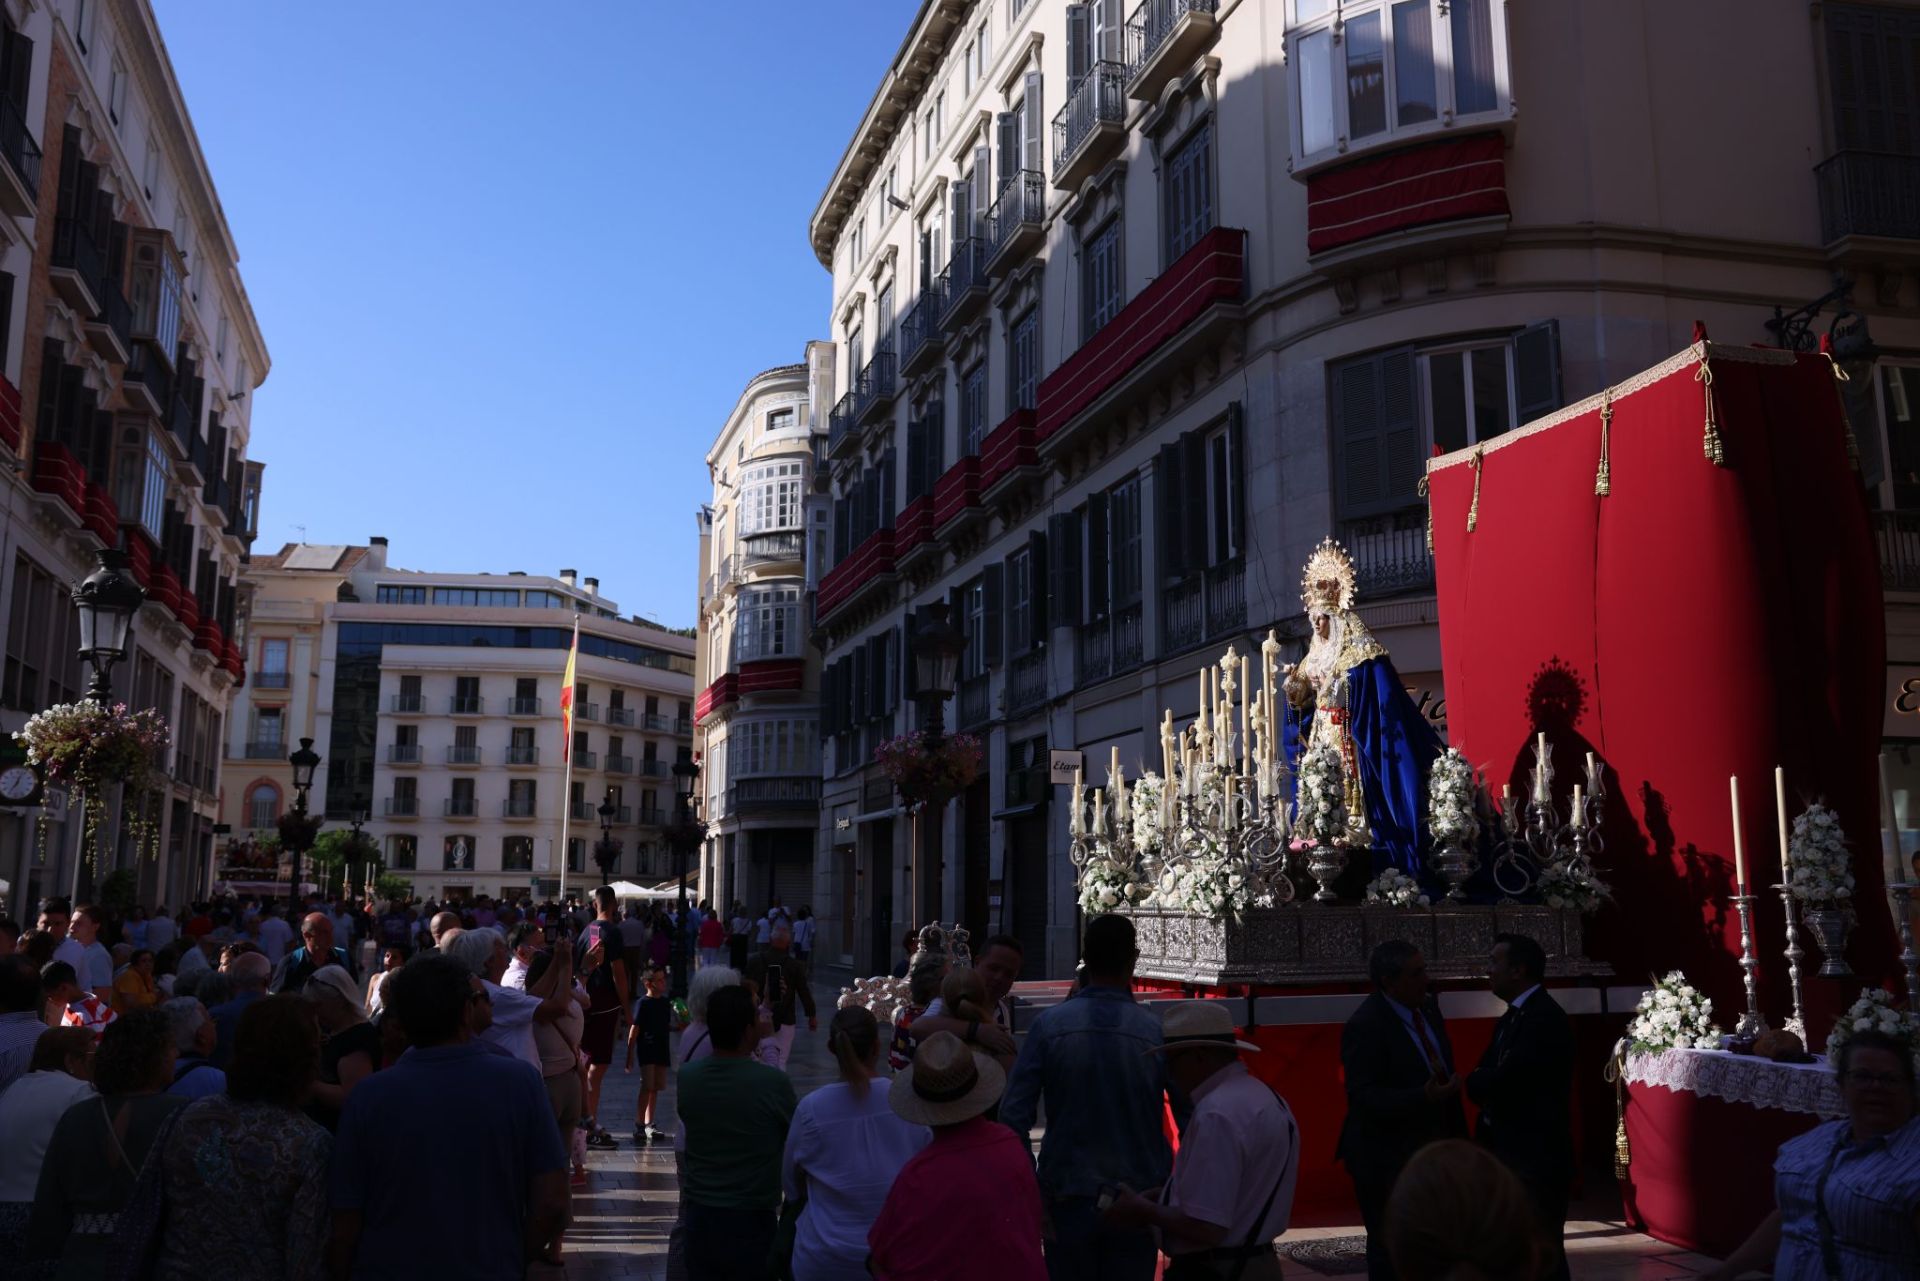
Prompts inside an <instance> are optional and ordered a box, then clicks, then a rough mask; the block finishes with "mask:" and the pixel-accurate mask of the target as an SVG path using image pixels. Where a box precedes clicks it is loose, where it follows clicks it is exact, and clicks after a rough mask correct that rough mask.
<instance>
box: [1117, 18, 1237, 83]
mask: <svg viewBox="0 0 1920 1281" xmlns="http://www.w3.org/2000/svg"><path fill="white" fill-rule="evenodd" d="M1218 8H1219V0H1146V3H1144V4H1142V5H1141V6H1140V7H1139V8H1137V9H1135V10H1134V11H1133V14H1132V16H1131V17H1129V18H1128V19H1127V73H1128V74H1129V75H1133V74H1136V73H1138V72H1139V70H1140V68H1142V67H1144V66H1146V65H1147V63H1148V62H1149V61H1151V60H1152V59H1153V57H1154V55H1155V54H1157V53H1159V52H1160V50H1161V47H1162V46H1164V45H1165V44H1166V43H1167V40H1168V38H1169V37H1171V36H1172V35H1173V33H1174V31H1175V30H1176V29H1177V28H1178V27H1179V25H1180V19H1182V18H1184V17H1186V16H1187V15H1188V14H1189V13H1213V12H1215V11H1216V10H1217V9H1218Z"/></svg>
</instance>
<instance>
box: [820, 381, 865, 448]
mask: <svg viewBox="0 0 1920 1281" xmlns="http://www.w3.org/2000/svg"><path fill="white" fill-rule="evenodd" d="M854 403H855V397H854V393H853V392H848V393H847V394H846V395H844V396H842V397H841V398H840V399H839V400H837V401H835V402H834V405H833V408H832V409H831V410H829V411H828V413H827V457H829V458H844V457H846V456H847V454H848V453H849V452H850V450H851V447H853V446H856V445H858V444H859V443H860V433H859V432H857V431H855V430H854V416H855V415H854Z"/></svg>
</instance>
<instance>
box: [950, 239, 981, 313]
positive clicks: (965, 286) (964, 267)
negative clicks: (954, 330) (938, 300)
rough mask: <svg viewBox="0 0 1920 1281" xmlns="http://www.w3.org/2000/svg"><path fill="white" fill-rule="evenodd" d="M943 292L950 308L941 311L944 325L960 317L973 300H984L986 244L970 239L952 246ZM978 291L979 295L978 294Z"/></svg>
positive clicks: (979, 240)
mask: <svg viewBox="0 0 1920 1281" xmlns="http://www.w3.org/2000/svg"><path fill="white" fill-rule="evenodd" d="M940 285H941V291H942V292H943V293H944V294H945V295H946V300H947V305H946V306H945V307H944V308H942V309H941V312H940V317H941V323H942V324H943V325H945V324H946V323H947V320H948V318H949V317H951V316H954V315H956V314H958V313H959V312H960V310H961V308H962V307H963V306H964V305H965V304H966V303H967V302H969V301H970V300H971V299H972V298H974V297H978V296H984V295H985V293H986V289H987V242H986V241H984V240H982V239H980V238H979V237H977V236H968V237H967V238H966V239H965V240H962V241H960V242H959V243H957V244H955V245H954V246H953V255H952V257H950V258H948V259H947V269H946V270H945V271H943V272H941V273H940ZM975 291H978V293H977V294H976V292H975Z"/></svg>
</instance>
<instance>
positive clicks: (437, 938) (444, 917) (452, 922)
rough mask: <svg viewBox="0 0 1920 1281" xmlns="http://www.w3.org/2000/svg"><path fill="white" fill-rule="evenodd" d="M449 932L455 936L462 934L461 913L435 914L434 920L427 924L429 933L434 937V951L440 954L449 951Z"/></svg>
mask: <svg viewBox="0 0 1920 1281" xmlns="http://www.w3.org/2000/svg"><path fill="white" fill-rule="evenodd" d="M449 932H452V933H454V934H458V933H459V932H460V913H458V912H435V913H434V914H433V919H432V920H431V921H428V922H427V933H429V934H431V935H432V936H433V946H434V950H436V951H440V952H444V951H446V950H447V940H446V935H447V934H448V933H449Z"/></svg>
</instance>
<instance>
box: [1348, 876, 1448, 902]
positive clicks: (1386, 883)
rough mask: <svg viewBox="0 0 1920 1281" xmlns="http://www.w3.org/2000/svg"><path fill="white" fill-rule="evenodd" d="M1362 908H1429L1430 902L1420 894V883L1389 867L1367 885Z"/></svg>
mask: <svg viewBox="0 0 1920 1281" xmlns="http://www.w3.org/2000/svg"><path fill="white" fill-rule="evenodd" d="M1360 905H1361V906H1362V907H1430V906H1432V903H1431V900H1429V899H1428V898H1427V896H1426V895H1425V894H1423V893H1421V892H1420V882H1418V881H1416V880H1414V879H1413V878H1412V877H1411V876H1408V875H1407V874H1406V873H1405V872H1403V871H1401V870H1400V869H1399V868H1397V867H1390V868H1388V869H1387V870H1386V871H1384V872H1382V873H1380V875H1378V876H1376V877H1374V878H1373V880H1372V881H1370V882H1368V884H1367V892H1366V895H1365V897H1363V898H1362V899H1361V900H1360Z"/></svg>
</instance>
